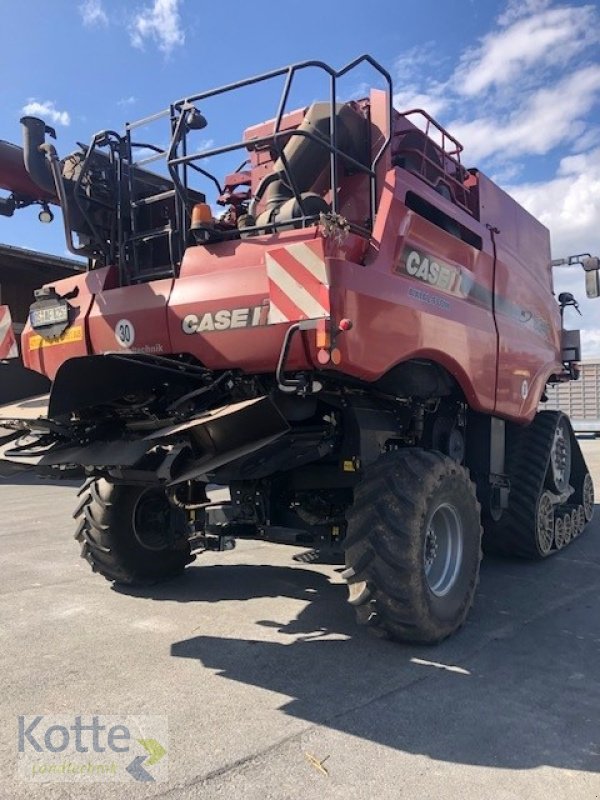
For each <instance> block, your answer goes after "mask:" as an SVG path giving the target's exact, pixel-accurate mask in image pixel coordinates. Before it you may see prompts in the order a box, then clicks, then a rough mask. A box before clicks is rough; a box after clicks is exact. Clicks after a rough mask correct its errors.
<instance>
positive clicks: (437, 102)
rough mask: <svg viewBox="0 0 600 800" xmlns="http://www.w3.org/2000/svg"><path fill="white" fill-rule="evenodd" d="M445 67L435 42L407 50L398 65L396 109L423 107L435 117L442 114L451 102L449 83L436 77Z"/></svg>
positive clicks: (395, 66)
mask: <svg viewBox="0 0 600 800" xmlns="http://www.w3.org/2000/svg"><path fill="white" fill-rule="evenodd" d="M442 67H443V61H442V59H441V58H440V56H439V55H438V51H437V49H436V47H435V44H434V43H433V42H429V43H427V44H424V45H420V46H419V47H411V48H410V49H409V50H405V51H404V52H403V53H402V55H400V56H399V57H398V58H397V59H396V61H395V63H394V69H393V77H394V86H395V92H394V98H393V99H394V106H395V107H396V108H397V109H398V110H400V111H409V110H410V109H413V108H422V109H424V110H425V111H427V112H428V113H429V114H431V115H432V116H434V117H435V116H437V115H439V114H440V113H441V112H442V111H443V110H444V109H445V108H446V107H447V106H448V102H449V96H448V94H447V92H446V84H445V83H443V82H440V81H439V80H437V79H436V78H435V75H436V74H437V73H438V72H440V71H441V69H442Z"/></svg>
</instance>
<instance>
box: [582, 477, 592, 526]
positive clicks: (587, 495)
mask: <svg viewBox="0 0 600 800" xmlns="http://www.w3.org/2000/svg"><path fill="white" fill-rule="evenodd" d="M583 512H584V514H585V521H586V522H589V521H590V520H591V518H592V514H593V513H594V483H593V481H592V476H591V475H590V473H589V472H587V473H586V475H585V478H584V479H583Z"/></svg>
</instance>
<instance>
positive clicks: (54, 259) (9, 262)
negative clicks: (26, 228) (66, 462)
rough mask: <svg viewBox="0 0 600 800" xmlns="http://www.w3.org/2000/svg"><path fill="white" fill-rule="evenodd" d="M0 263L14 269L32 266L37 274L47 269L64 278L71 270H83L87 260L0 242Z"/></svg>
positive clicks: (4, 266)
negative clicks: (78, 259)
mask: <svg viewBox="0 0 600 800" xmlns="http://www.w3.org/2000/svg"><path fill="white" fill-rule="evenodd" d="M0 265H1V266H2V267H3V268H4V269H5V270H6V269H11V268H12V267H14V268H15V269H16V270H21V269H23V268H25V269H27V267H30V268H31V267H34V268H35V270H36V272H37V273H38V274H40V272H42V273H43V271H44V270H45V269H47V270H50V271H52V273H53V276H56V277H65V278H66V277H67V276H69V275H72V274H73V272H81V271H83V270H85V269H86V267H87V262H86V261H77V260H76V259H74V258H63V257H62V256H55V255H51V254H50V253H39V252H38V251H37V250H26V249H25V248H24V247H14V246H13V245H10V244H0Z"/></svg>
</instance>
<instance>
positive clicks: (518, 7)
mask: <svg viewBox="0 0 600 800" xmlns="http://www.w3.org/2000/svg"><path fill="white" fill-rule="evenodd" d="M550 3H551V0H509V1H508V3H507V4H506V8H505V9H504V11H503V12H502V14H500V16H499V17H498V25H502V26H504V25H511V24H512V23H513V22H514V21H515V20H517V19H520V18H521V17H526V16H528V15H529V14H539V13H540V11H543V10H544V9H545V8H548V6H549V5H550Z"/></svg>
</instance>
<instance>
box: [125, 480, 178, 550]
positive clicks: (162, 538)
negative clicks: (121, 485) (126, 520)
mask: <svg viewBox="0 0 600 800" xmlns="http://www.w3.org/2000/svg"><path fill="white" fill-rule="evenodd" d="M172 513H173V509H172V506H171V504H170V503H169V500H168V498H167V495H166V493H165V492H164V491H162V490H160V489H155V488H152V489H147V490H146V491H145V492H142V494H141V495H140V496H139V497H138V499H137V501H136V503H135V506H134V508H133V514H132V520H131V524H132V526H133V535H134V536H135V538H136V540H137V542H138V543H139V544H140V545H141V547H143V548H144V550H152V551H154V552H158V551H161V550H168V549H169V547H170V545H171V536H170V534H171V525H170V517H171V514H172Z"/></svg>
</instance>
